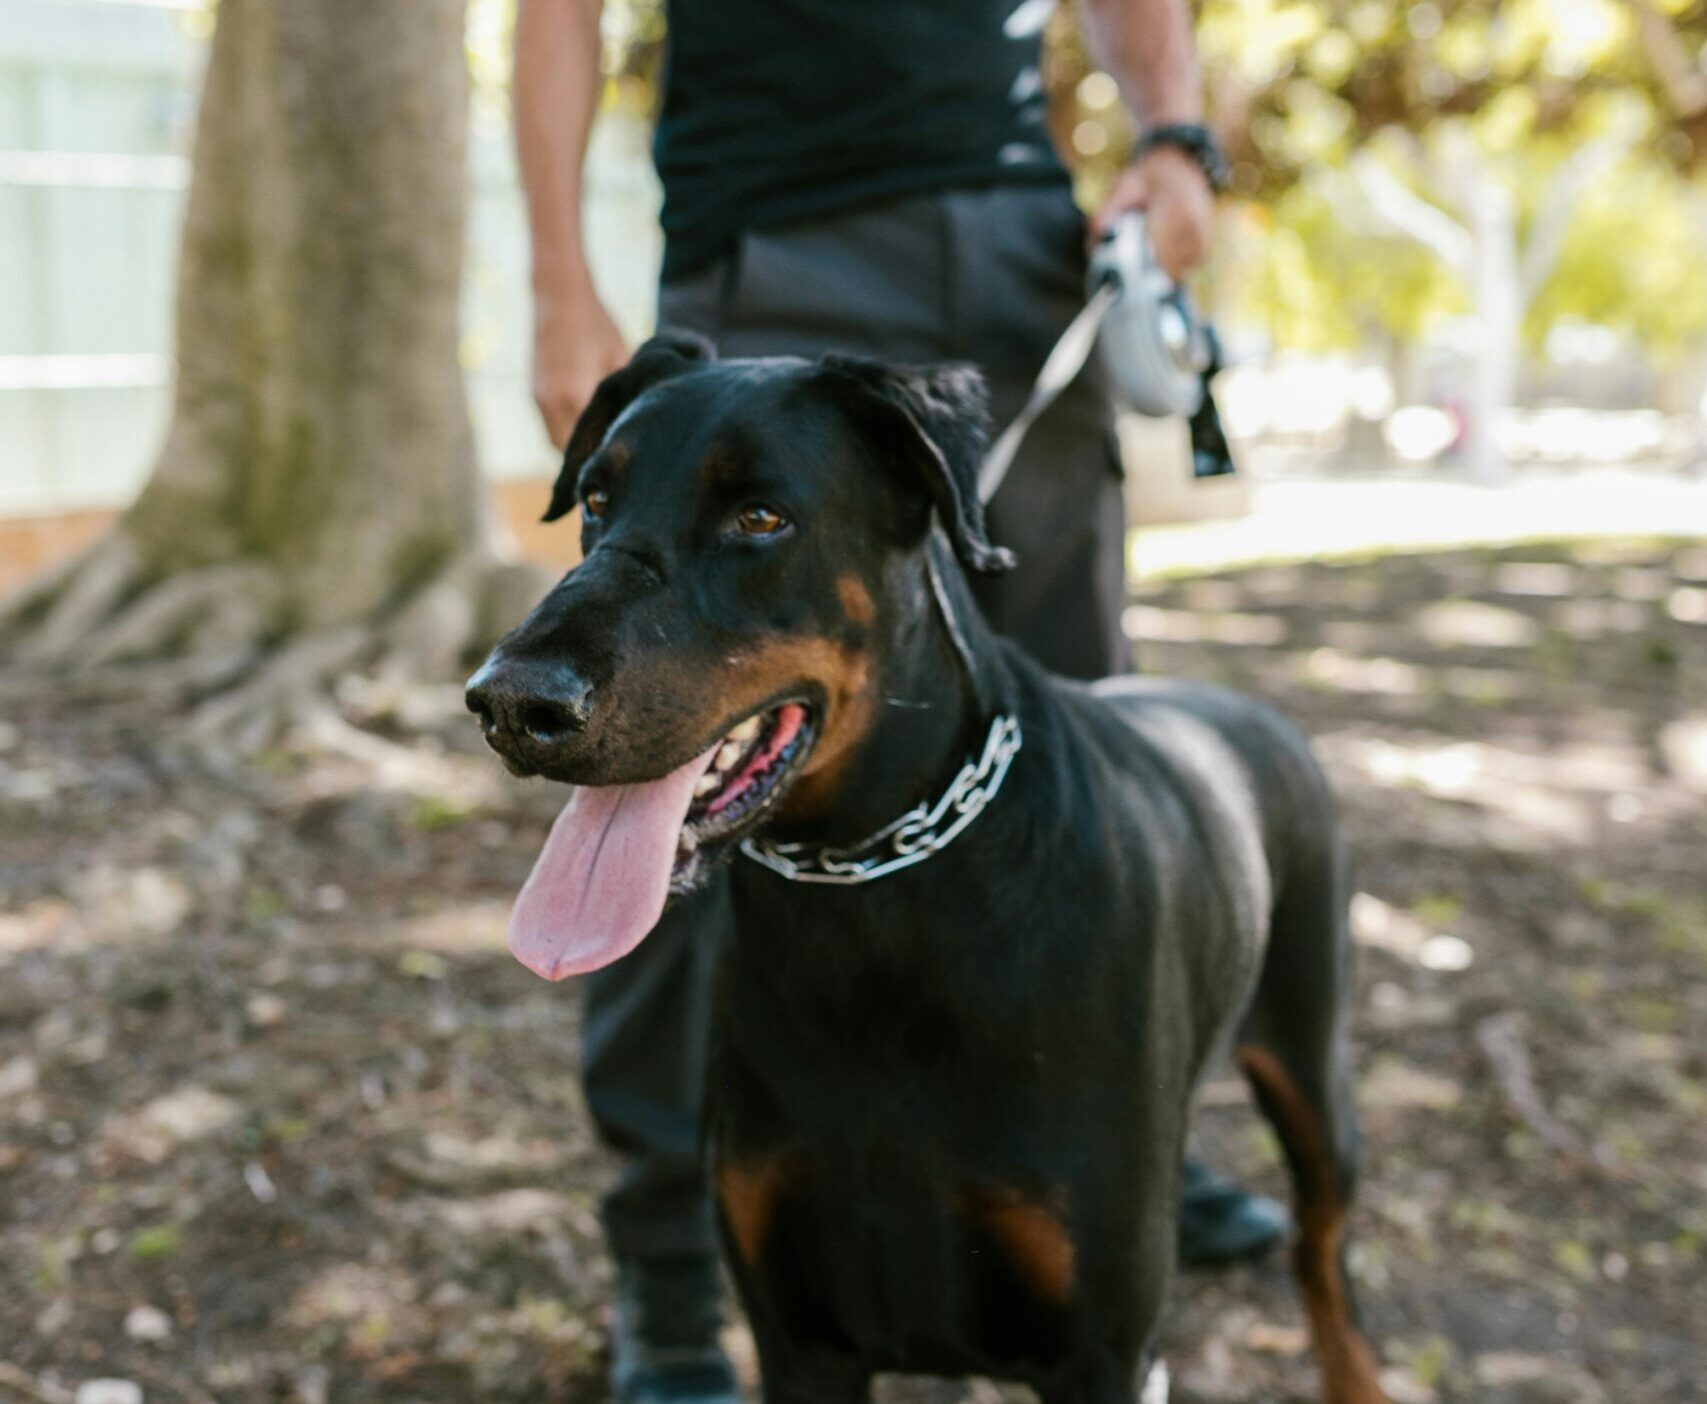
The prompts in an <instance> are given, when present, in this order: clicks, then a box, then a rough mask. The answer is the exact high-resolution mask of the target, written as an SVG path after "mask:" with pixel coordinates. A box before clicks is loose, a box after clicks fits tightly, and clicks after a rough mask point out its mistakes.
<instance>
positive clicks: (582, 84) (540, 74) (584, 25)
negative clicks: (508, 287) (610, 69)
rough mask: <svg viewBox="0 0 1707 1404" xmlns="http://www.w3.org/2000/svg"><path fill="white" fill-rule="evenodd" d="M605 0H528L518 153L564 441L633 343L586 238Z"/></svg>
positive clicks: (537, 381)
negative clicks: (614, 311) (606, 294)
mask: <svg viewBox="0 0 1707 1404" xmlns="http://www.w3.org/2000/svg"><path fill="white" fill-rule="evenodd" d="M602 8H603V6H602V0H520V4H519V5H518V7H517V11H516V67H515V82H514V87H513V98H514V102H515V115H516V157H517V160H518V163H519V164H520V167H521V177H522V189H523V191H524V192H525V193H526V195H527V211H528V234H529V237H530V239H531V242H532V246H533V314H534V367H533V394H534V400H535V402H536V403H537V404H538V405H539V411H540V414H541V415H543V416H544V418H545V428H546V432H547V433H548V434H550V436H551V442H552V443H553V444H554V445H556V446H557V447H558V448H562V447H563V445H564V444H565V443H566V442H567V441H568V438H569V432H570V430H572V429H573V428H574V427H575V421H576V419H578V418H579V417H580V414H581V411H582V410H583V409H585V408H586V405H587V401H588V400H590V399H591V398H592V395H593V391H594V389H596V388H597V386H598V383H599V381H601V380H602V379H604V377H605V376H607V375H609V374H610V373H611V372H612V371H614V370H616V369H618V368H619V367H620V366H622V365H623V364H624V363H625V362H626V361H627V360H628V348H627V346H625V345H624V344H623V340H622V334H621V333H620V332H619V331H618V330H617V329H616V324H615V323H614V322H613V321H612V320H611V317H610V313H609V312H607V311H606V310H605V307H604V304H603V303H601V302H600V301H599V295H598V293H597V292H596V291H595V289H594V287H593V279H592V274H591V273H589V272H588V270H587V258H586V250H585V247H584V245H583V243H582V238H581V166H582V162H583V161H584V160H585V159H586V155H587V139H588V137H589V136H590V135H591V133H592V130H593V118H594V116H595V115H596V114H597V112H598V108H599V94H600V92H601V91H602V89H603V84H604V79H603V76H602V74H601V73H600V69H599V58H600V53H601V47H600V40H599V13H600V10H601V9H602Z"/></svg>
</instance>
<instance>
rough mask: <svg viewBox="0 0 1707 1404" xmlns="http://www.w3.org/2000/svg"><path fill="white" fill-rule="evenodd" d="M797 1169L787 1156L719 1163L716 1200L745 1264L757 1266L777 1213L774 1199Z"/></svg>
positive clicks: (795, 1173) (791, 1178)
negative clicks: (738, 1163) (744, 1162)
mask: <svg viewBox="0 0 1707 1404" xmlns="http://www.w3.org/2000/svg"><path fill="white" fill-rule="evenodd" d="M798 1172H799V1167H798V1165H797V1164H796V1163H795V1162H794V1160H793V1159H792V1158H790V1157H788V1156H776V1157H773V1158H771V1159H769V1160H758V1161H753V1162H751V1163H748V1164H741V1165H720V1166H718V1168H717V1202H718V1203H719V1205H721V1206H722V1209H723V1217H724V1221H725V1222H726V1223H727V1224H728V1226H729V1236H730V1237H731V1238H732V1239H734V1241H735V1251H736V1252H737V1253H739V1254H740V1255H741V1261H742V1262H744V1263H746V1264H747V1266H749V1267H755V1266H757V1264H758V1261H759V1255H760V1254H761V1253H763V1252H764V1249H765V1241H766V1239H767V1237H768V1236H769V1233H770V1228H771V1222H772V1220H773V1219H774V1218H775V1216H776V1206H777V1200H778V1199H779V1198H780V1197H781V1195H782V1193H783V1191H784V1190H785V1189H787V1188H788V1186H789V1185H790V1184H791V1183H792V1182H793V1181H794V1179H795V1178H796V1176H797V1174H798Z"/></svg>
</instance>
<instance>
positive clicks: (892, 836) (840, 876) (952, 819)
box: [741, 717, 1020, 887]
mask: <svg viewBox="0 0 1707 1404" xmlns="http://www.w3.org/2000/svg"><path fill="white" fill-rule="evenodd" d="M1019 748H1020V730H1019V719H1018V718H1017V717H997V718H996V719H995V721H993V722H991V723H990V734H989V737H988V738H987V739H986V740H985V742H984V754H983V755H981V756H980V757H979V758H978V759H977V760H975V761H967V762H966V764H965V765H963V766H961V768H960V774H958V775H956V776H955V777H954V783H953V784H952V785H950V786H949V787H948V789H947V790H946V791H944V792H943V795H942V798H941V799H939V800H938V801H937V802H936V803H935V804H934V805H932V806H929V807H927V806H926V805H925V803H924V802H923V801H921V802H920V803H919V804H918V805H917V806H916V807H915V808H913V809H909V810H908V811H907V812H906V813H905V814H903V815H902V816H901V817H900V818H899V819H897V820H895V822H894V823H892V824H889V825H887V826H886V827H884V828H881V829H879V830H878V831H877V832H876V833H875V834H872V835H871V836H870V837H869V838H864V839H861V840H860V841H859V842H858V843H852V844H849V845H848V846H847V847H846V848H823V847H819V846H817V845H814V844H808V843H769V842H766V841H765V840H764V839H743V840H742V841H741V852H742V853H744V854H746V856H747V857H749V858H751V859H752V860H753V861H754V862H755V863H758V864H760V865H761V866H763V867H766V868H769V869H770V870H771V871H772V872H773V873H775V874H777V876H778V877H784V878H787V879H788V880H789V881H790V882H827V883H834V884H836V885H838V886H842V887H852V886H855V885H857V884H858V883H862V882H871V881H872V880H873V879H875V878H880V877H887V876H888V875H889V874H890V873H894V872H899V871H900V870H901V869H902V868H910V867H912V866H913V864H915V863H922V862H924V861H925V859H927V858H929V857H930V856H931V855H932V854H934V853H940V852H941V851H942V850H943V849H945V848H947V847H948V845H949V844H951V843H953V842H954V840H955V839H957V838H958V837H960V834H961V832H962V831H963V830H964V829H965V828H966V826H967V825H968V824H970V823H971V822H972V821H973V820H974V819H976V818H977V817H978V816H979V815H980V814H982V813H983V812H984V809H985V807H986V806H988V804H989V803H990V801H991V800H993V799H994V798H995V797H996V791H998V790H1000V789H1001V788H1002V781H1003V780H1005V779H1007V775H1008V766H1009V765H1011V764H1012V763H1013V758H1014V757H1015V756H1017V755H1018V754H1019Z"/></svg>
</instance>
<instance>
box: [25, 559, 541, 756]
mask: <svg viewBox="0 0 1707 1404" xmlns="http://www.w3.org/2000/svg"><path fill="white" fill-rule="evenodd" d="M544 584H545V577H544V575H543V573H542V572H540V571H538V570H536V569H534V568H533V567H530V566H525V565H519V564H516V563H514V562H508V561H503V560H500V559H498V558H497V557H496V556H494V555H492V554H490V553H488V552H485V551H478V550H476V551H470V552H467V553H465V554H464V555H462V556H459V557H457V558H456V559H454V560H453V561H451V562H450V563H449V564H448V565H447V566H446V567H445V568H444V569H443V570H442V571H440V572H439V573H438V574H437V575H436V576H435V577H434V578H433V579H432V580H430V581H429V582H428V583H427V584H426V585H424V586H423V587H421V588H420V589H418V590H416V591H415V592H414V593H413V594H412V595H411V596H410V597H409V598H408V599H407V600H406V601H404V602H403V603H402V605H401V606H395V607H393V608H392V609H390V610H389V611H376V612H375V613H374V615H373V616H372V617H370V618H367V619H363V620H359V621H356V622H353V623H348V624H343V625H339V626H336V627H331V628H325V629H319V630H314V631H309V632H301V633H294V634H293V633H288V632H285V631H282V630H281V628H280V623H279V621H280V619H281V617H283V616H284V614H285V608H284V601H283V600H282V598H281V595H282V592H281V591H280V589H279V587H278V585H277V583H276V577H274V576H273V575H271V574H270V573H269V572H268V571H267V570H266V569H264V568H263V567H262V566H260V565H258V564H256V563H252V562H233V563H228V564H223V565H212V566H207V567H204V568H202V569H198V570H191V571H185V572H182V573H179V574H175V575H169V576H167V577H166V578H165V579H163V580H160V581H158V582H154V583H150V582H149V581H148V580H147V578H146V576H145V574H144V572H143V570H142V566H141V562H140V559H139V557H138V554H137V552H136V551H135V549H134V548H133V547H132V546H131V544H130V542H129V541H128V540H126V539H125V537H124V536H123V534H122V533H117V532H116V533H114V534H112V535H110V536H109V537H107V538H105V539H104V540H103V541H102V542H100V543H98V544H97V545H96V546H95V547H94V548H92V549H91V550H90V551H88V552H85V553H84V554H83V555H82V556H81V557H79V558H77V559H76V560H74V561H73V562H71V563H69V564H68V565H66V566H64V567H62V568H60V569H59V570H57V571H55V572H54V573H53V574H52V575H51V576H50V577H49V578H47V579H44V580H42V581H40V582H38V583H37V584H35V585H33V586H31V587H30V588H29V589H27V590H26V591H25V592H24V593H23V594H21V595H19V596H16V597H15V598H14V599H13V600H12V601H10V602H8V603H6V604H5V605H3V606H0V648H4V649H5V653H4V654H3V655H0V661H3V662H4V663H5V664H7V665H10V666H8V668H7V672H6V674H5V676H4V677H3V679H0V697H9V696H15V697H22V696H29V695H32V694H36V695H39V694H40V693H42V692H43V691H45V690H47V689H49V688H51V689H52V690H53V695H54V697H55V698H56V699H59V700H67V701H73V702H81V701H97V700H124V701H129V702H137V703H142V704H145V705H153V706H159V707H169V708H171V709H173V710H175V711H177V712H179V713H180V714H181V715H182V716H183V718H184V720H185V723H186V725H185V728H184V731H185V734H186V735H187V737H188V738H189V739H190V740H191V741H192V742H193V743H195V744H198V745H200V746H203V747H208V748H213V749H218V750H224V751H234V752H237V753H239V754H252V753H254V752H255V751H258V750H260V749H262V748H263V747H265V746H267V745H269V744H271V743H272V742H274V741H276V740H277V739H278V738H279V737H280V736H281V735H283V734H284V733H285V732H287V731H290V730H291V729H293V728H296V727H299V726H304V725H305V724H307V723H309V722H311V721H316V720H317V729H318V730H319V731H320V733H321V734H322V735H323V736H324V735H325V734H326V728H325V718H326V717H327V716H328V715H329V714H331V715H336V713H335V697H336V686H335V685H336V683H337V681H338V679H339V678H340V677H341V676H343V675H346V674H349V673H355V672H371V673H373V674H375V675H376V676H377V677H378V678H379V679H380V680H381V682H382V683H383V684H385V685H388V686H392V687H399V688H400V687H403V686H407V685H410V684H413V683H416V682H420V681H431V680H443V681H451V680H454V681H456V682H460V681H461V679H462V677H463V676H464V672H465V670H466V667H467V666H468V664H469V662H470V661H471V659H472V658H473V657H474V655H476V654H477V653H478V652H479V651H480V650H482V649H484V648H485V647H487V646H488V645H489V644H490V643H491V642H492V640H493V639H494V638H496V637H497V635H498V634H500V633H502V632H503V631H504V630H505V629H507V628H509V627H510V626H511V625H513V624H514V623H516V622H517V621H518V620H519V619H520V618H521V617H522V614H523V613H525V611H526V609H527V608H528V607H529V606H530V605H531V604H532V603H533V601H534V600H535V599H537V598H538V596H539V594H540V593H541V591H542V590H543V588H544ZM346 739H347V738H346Z"/></svg>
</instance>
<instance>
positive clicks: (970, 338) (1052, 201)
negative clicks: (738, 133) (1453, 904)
mask: <svg viewBox="0 0 1707 1404" xmlns="http://www.w3.org/2000/svg"><path fill="white" fill-rule="evenodd" d="M1084 280H1085V227H1084V220H1083V218H1082V216H1081V215H1080V214H1079V211H1078V210H1077V208H1076V207H1075V206H1074V204H1073V202H1072V198H1071V196H1070V195H1069V194H1068V192H1067V191H1066V189H1065V188H1057V187H1053V186H1050V187H1038V186H1010V187H996V188H991V189H981V190H964V191H949V192H945V193H942V194H938V195H930V196H925V197H920V198H913V199H907V200H902V201H897V202H895V203H893V204H888V205H883V206H880V207H877V208H873V209H866V210H860V211H858V212H855V213H851V214H844V215H839V216H835V217H832V218H827V219H823V220H817V221H813V222H811V223H806V224H800V225H793V226H790V227H789V228H787V229H780V230H772V231H763V232H754V233H749V234H747V235H745V236H744V237H743V238H742V240H741V242H740V245H739V247H738V248H737V249H736V250H735V252H734V253H733V254H731V255H730V256H729V257H728V258H727V259H725V260H723V261H722V262H720V263H719V264H717V265H716V266H714V267H712V268H710V269H707V270H705V271H704V272H702V273H698V274H695V275H693V276H692V277H689V278H686V279H684V280H681V281H680V282H673V283H668V284H666V285H665V286H664V288H663V290H662V295H661V298H660V303H659V318H658V320H659V324H660V325H661V326H676V327H686V328H690V329H692V330H694V331H698V332H701V333H703V334H705V335H707V336H709V337H711V338H712V340H713V341H714V342H716V344H717V347H718V350H719V352H720V353H721V354H722V355H724V356H773V355H797V356H817V355H819V354H820V353H822V352H824V351H828V350H839V351H850V352H857V353H860V354H863V355H868V356H878V357H882V358H883V359H885V360H890V361H898V362H909V361H911V362H929V361H970V362H972V363H973V364H975V365H977V366H978V367H979V368H980V369H982V370H983V372H984V374H985V375H986V376H987V377H988V379H989V382H990V392H991V409H992V411H993V413H994V416H995V421H996V425H997V427H998V429H999V428H1000V426H1002V425H1004V424H1006V423H1007V422H1008V421H1009V420H1010V419H1012V418H1013V417H1014V415H1016V414H1017V413H1018V412H1019V409H1020V407H1021V406H1022V405H1023V404H1024V403H1025V400H1026V397H1027V395H1028V394H1029V393H1030V390H1031V384H1032V381H1033V379H1034V377H1035V376H1036V374H1037V372H1038V369H1039V368H1040V367H1041V366H1042V364H1043V360H1044V357H1045V356H1046V355H1047V354H1048V351H1049V348H1050V347H1051V346H1053V345H1054V342H1055V339H1056V337H1058V336H1059V335H1060V334H1061V332H1062V331H1063V330H1064V329H1065V327H1066V325H1067V323H1068V322H1070V321H1071V320H1072V318H1073V315H1074V313H1075V312H1077V311H1078V309H1079V308H1080V306H1081V305H1082V304H1083V301H1084V295H1085V294H1084ZM989 524H990V534H991V536H992V538H993V539H994V540H995V541H997V542H998V543H999V544H1001V545H1003V546H1007V547H1010V548H1011V549H1012V550H1013V551H1014V552H1015V553H1016V554H1017V555H1018V557H1019V567H1018V569H1017V570H1014V571H1011V572H1009V573H1008V574H1006V575H1002V576H998V577H995V578H993V579H981V580H978V581H976V582H974V589H975V591H976V593H977V595H978V598H979V602H980V604H981V605H982V606H983V608H984V610H985V612H986V614H987V615H988V616H989V619H990V621H991V623H992V624H993V625H994V626H995V627H996V628H997V629H998V630H1000V631H1001V632H1003V633H1005V634H1007V635H1009V636H1010V637H1012V638H1015V639H1017V640H1019V642H1021V643H1022V644H1024V645H1025V646H1026V647H1027V648H1028V649H1030V650H1031V652H1032V653H1033V654H1034V655H1035V656H1036V657H1037V658H1039V659H1040V660H1041V661H1042V662H1043V663H1044V664H1045V665H1047V666H1048V667H1050V668H1052V669H1054V670H1055V671H1056V672H1059V673H1065V674H1068V675H1070V676H1073V677H1082V678H1095V677H1102V676H1105V675H1107V674H1110V673H1118V672H1125V671H1127V670H1128V669H1129V668H1130V666H1131V646H1130V645H1129V644H1128V643H1127V642H1126V640H1125V637H1124V636H1123V634H1122V632H1121V627H1120V614H1121V610H1122V608H1123V606H1124V603H1125V595H1126V585H1125V565H1124V558H1123V554H1122V543H1123V540H1124V536H1125V515H1124V511H1123V507H1122V501H1121V488H1120V477H1119V461H1118V458H1117V457H1116V451H1115V441H1114V428H1113V410H1112V407H1111V405H1110V402H1109V399H1108V396H1107V393H1106V392H1105V390H1104V389H1103V387H1102V385H1101V383H1100V381H1099V380H1098V379H1097V377H1096V374H1095V371H1094V365H1093V367H1088V368H1087V370H1086V372H1085V373H1084V374H1083V375H1081V376H1080V377H1079V379H1078V381H1077V382H1075V383H1074V384H1073V385H1072V386H1070V387H1069V388H1068V389H1067V390H1066V391H1065V392H1064V393H1063V394H1062V395H1061V397H1060V399H1058V400H1057V401H1056V402H1055V404H1054V405H1052V406H1051V407H1050V408H1049V410H1048V411H1047V412H1046V413H1045V414H1044V415H1043V416H1042V417H1041V418H1040V419H1039V420H1038V422H1037V423H1036V424H1035V425H1033V426H1032V429H1031V432H1030V433H1029V434H1028V435H1027V436H1026V439H1025V443H1024V445H1023V446H1022V448H1021V449H1020V452H1019V456H1018V457H1017V458H1016V460H1015V462H1014V466H1013V468H1012V470H1011V471H1010V472H1009V474H1008V477H1007V480H1006V482H1005V483H1004V484H1003V486H1002V490H1001V492H1000V493H998V494H997V496H996V499H995V501H994V502H992V503H991V505H990V512H989ZM736 861H740V860H739V859H737V860H736ZM730 924H731V913H730V909H729V891H728V882H727V881H726V880H717V881H714V882H713V883H712V884H711V885H710V887H709V888H708V889H707V890H705V891H704V892H701V893H699V894H697V895H696V896H694V897H692V898H690V899H688V900H686V901H684V902H681V903H679V904H678V905H676V906H675V907H672V908H671V909H670V910H669V911H668V912H666V913H665V915H664V919H663V920H662V921H661V922H660V923H659V925H658V928H657V929H656V930H655V931H654V932H653V933H652V934H651V935H650V936H648V937H647V938H646V940H645V941H643V942H642V943H641V944H640V946H639V948H638V949H637V950H635V951H634V953H633V954H631V955H629V956H627V957H625V958H624V959H623V960H620V961H618V962H617V963H616V964H615V965H612V966H610V967H609V968H607V969H605V970H601V971H599V972H598V973H597V974H594V975H591V976H589V977H587V1008H586V1018H585V1024H584V1034H583V1052H582V1078H583V1082H584V1085H585V1088H586V1094H587V1102H588V1105H589V1107H590V1108H591V1110H592V1114H593V1118H594V1120H595V1121H596V1122H597V1123H598V1126H599V1130H600V1132H601V1133H602V1134H603V1135H604V1137H605V1139H606V1140H607V1141H608V1142H609V1143H610V1144H611V1145H613V1146H614V1147H616V1148H617V1149H618V1150H619V1151H621V1152H623V1153H624V1155H625V1156H626V1157H627V1161H628V1163H627V1167H626V1169H625V1172H624V1174H623V1177H622V1179H621V1181H620V1183H619V1184H618V1185H617V1188H616V1189H615V1190H614V1191H613V1192H612V1194H611V1195H610V1196H609V1197H608V1198H607V1200H606V1201H605V1228H606V1232H607V1234H608V1236H609V1239H610V1243H611V1248H612V1250H613V1251H614V1252H616V1253H617V1254H618V1255H620V1256H625V1257H626V1256H643V1255H649V1254H674V1253H687V1252H698V1251H706V1250H710V1249H713V1248H714V1247H715V1243H716V1236H715V1233H714V1230H713V1216H712V1209H711V1196H710V1188H709V1182H708V1179H707V1173H706V1164H705V1156H704V1149H703V1146H702V1142H701V1136H700V1107H701V1102H702V1098H703V1094H704V1079H705V1066H706V1051H707V1047H708V1031H709V1026H710V1019H711V1009H710V1005H711V997H710V996H711V973H712V968H713V965H714V963H715V961H716V955H717V947H718V944H719V942H720V941H721V940H722V938H723V933H724V932H726V931H727V930H728V929H729V927H730Z"/></svg>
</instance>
